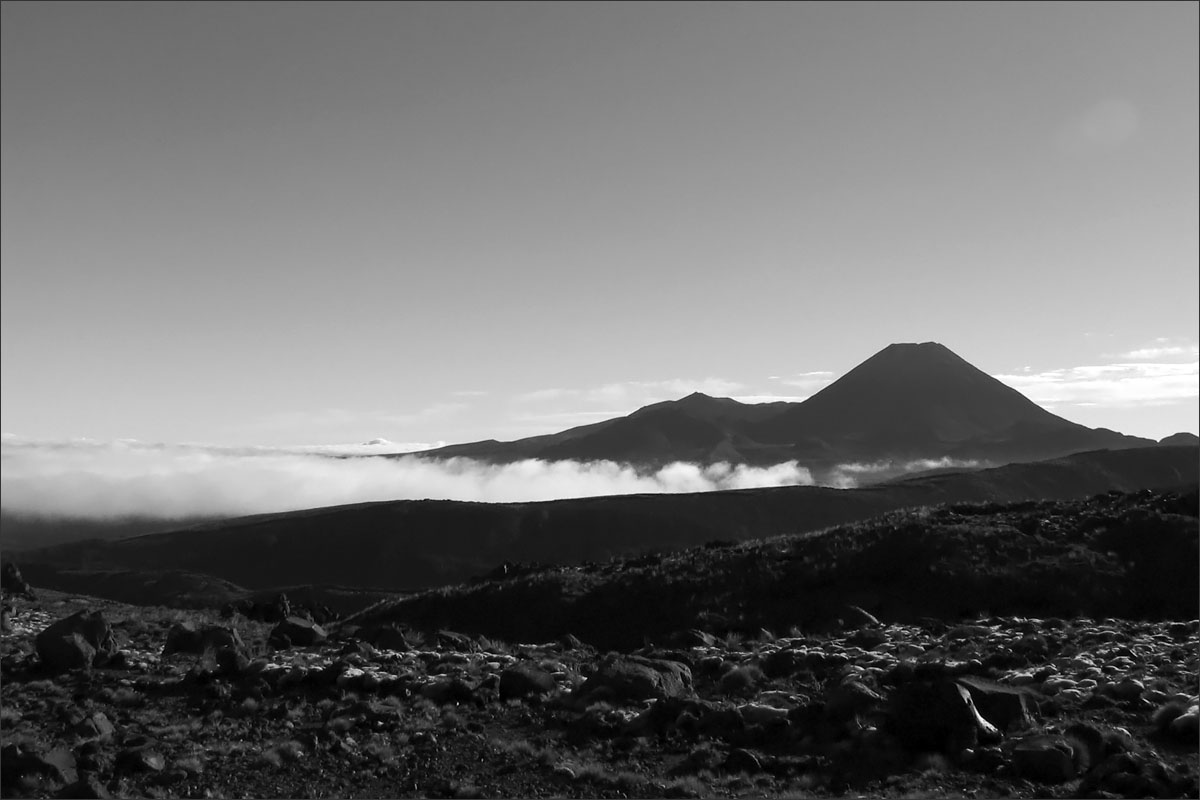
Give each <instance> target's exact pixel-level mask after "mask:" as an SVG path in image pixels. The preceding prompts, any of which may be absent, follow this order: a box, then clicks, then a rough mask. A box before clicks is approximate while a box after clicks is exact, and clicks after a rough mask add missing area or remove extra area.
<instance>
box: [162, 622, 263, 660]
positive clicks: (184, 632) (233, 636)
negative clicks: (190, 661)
mask: <svg viewBox="0 0 1200 800" xmlns="http://www.w3.org/2000/svg"><path fill="white" fill-rule="evenodd" d="M210 650H211V651H213V652H219V651H221V650H232V651H234V652H236V653H243V654H244V653H245V652H246V644H245V642H243V641H242V637H241V636H240V635H239V634H238V632H237V631H236V630H234V629H233V628H229V627H226V626H224V625H203V626H201V627H199V628H197V627H196V625H195V623H192V622H177V623H175V624H174V625H172V626H171V629H170V630H169V631H167V641H166V644H164V645H163V652H162V654H163V655H164V656H168V655H171V654H172V653H195V654H197V655H200V654H203V653H205V652H206V651H210Z"/></svg>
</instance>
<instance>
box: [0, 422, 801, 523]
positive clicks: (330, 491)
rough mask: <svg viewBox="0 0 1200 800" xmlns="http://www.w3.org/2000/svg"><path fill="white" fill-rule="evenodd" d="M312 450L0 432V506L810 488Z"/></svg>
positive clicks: (787, 467)
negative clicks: (33, 437)
mask: <svg viewBox="0 0 1200 800" xmlns="http://www.w3.org/2000/svg"><path fill="white" fill-rule="evenodd" d="M376 446H378V445H376ZM357 447H362V446H357ZM322 452H323V453H325V454H322V455H318V454H314V453H312V452H307V453H305V452H288V451H282V450H279V449H268V448H228V447H226V448H220V447H204V446H198V445H167V444H147V443H142V442H135V441H128V440H125V441H116V442H99V441H89V440H76V441H70V442H33V441H24V440H21V439H19V438H17V437H13V436H6V437H5V438H4V441H3V450H2V455H0V467H2V468H0V487H2V490H3V491H2V493H0V496H2V498H3V508H4V510H5V511H8V512H15V513H23V514H37V515H43V516H46V515H49V516H61V517H90V518H115V517H124V516H135V515H136V516H152V517H162V518H168V519H170V518H182V517H190V516H238V515H245V514H257V513H267V512H277V511H290V510H296V509H303V508H316V507H321V506H331V505H340V504H345V503H359V502H368V501H376V500H399V499H422V498H432V499H455V500H482V501H492V502H517V501H532V500H551V499H559V498H568V497H586V496H595V495H610V494H636V493H647V492H649V493H661V492H703V491H713V490H719V489H743V488H751V487H759V486H785V485H794V484H811V483H812V476H811V474H810V473H809V471H808V470H807V469H805V468H804V467H802V466H799V465H798V464H796V463H795V462H788V463H784V464H777V465H774V466H771V467H761V468H760V467H747V466H743V465H738V466H731V465H728V464H715V465H710V466H698V465H695V464H683V463H677V464H670V465H668V466H666V467H663V468H662V469H660V470H658V471H656V472H651V473H645V472H639V471H637V470H635V469H633V468H632V467H629V466H627V465H622V464H616V463H613V462H608V461H601V462H590V463H579V462H570V461H565V462H544V461H536V460H528V461H522V462H519V463H515V464H506V465H490V464H483V463H480V462H476V461H473V460H470V459H452V460H449V461H425V460H422V459H419V458H416V457H412V456H401V457H398V458H331V457H329V455H328V453H329V451H328V450H323V451H322Z"/></svg>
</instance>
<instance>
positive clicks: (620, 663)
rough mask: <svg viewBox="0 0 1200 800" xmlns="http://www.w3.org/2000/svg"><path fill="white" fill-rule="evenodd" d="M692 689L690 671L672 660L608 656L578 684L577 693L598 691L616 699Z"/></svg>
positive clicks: (678, 693)
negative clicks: (579, 685)
mask: <svg viewBox="0 0 1200 800" xmlns="http://www.w3.org/2000/svg"><path fill="white" fill-rule="evenodd" d="M691 690H692V671H691V670H690V669H688V668H687V666H685V665H683V664H680V663H678V662H676V661H663V660H657V659H649V658H641V657H639V656H608V657H606V658H605V659H604V661H603V662H601V664H600V666H599V667H598V668H597V670H596V672H595V673H593V674H592V675H591V676H590V677H589V678H588V679H587V680H586V681H585V682H584V684H583V686H581V687H580V689H579V692H580V695H581V696H584V697H586V696H588V695H592V694H596V693H602V694H604V695H606V696H609V697H611V698H612V699H613V700H616V701H618V702H624V701H628V700H650V699H657V698H663V697H680V696H683V695H686V694H690V693H691Z"/></svg>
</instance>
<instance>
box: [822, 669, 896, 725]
mask: <svg viewBox="0 0 1200 800" xmlns="http://www.w3.org/2000/svg"><path fill="white" fill-rule="evenodd" d="M882 702H883V697H882V696H880V694H879V693H878V692H876V691H875V690H874V689H872V688H870V687H869V686H867V685H865V684H863V683H861V682H860V681H857V680H854V679H850V680H845V681H842V682H841V683H838V684H837V685H835V686H833V687H832V688H830V689H829V691H828V692H826V693H825V716H826V717H828V718H829V719H831V720H833V721H835V722H845V721H848V720H850V719H852V718H854V717H856V716H858V715H859V714H863V713H866V712H868V711H871V710H872V709H874V708H876V707H877V706H879V704H880V703H882Z"/></svg>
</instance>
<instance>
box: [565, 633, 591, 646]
mask: <svg viewBox="0 0 1200 800" xmlns="http://www.w3.org/2000/svg"><path fill="white" fill-rule="evenodd" d="M558 644H559V646H560V647H562V648H563V649H564V650H591V649H592V646H591V645H589V644H587V643H586V642H583V641H581V640H580V639H579V637H577V636H575V634H573V633H568V634H565V635H563V636H560V637H558Z"/></svg>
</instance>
